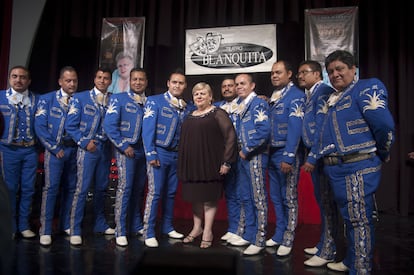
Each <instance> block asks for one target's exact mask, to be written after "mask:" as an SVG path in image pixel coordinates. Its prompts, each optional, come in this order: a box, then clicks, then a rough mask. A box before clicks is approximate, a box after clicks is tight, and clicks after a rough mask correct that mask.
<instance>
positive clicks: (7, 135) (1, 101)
mask: <svg viewBox="0 0 414 275" xmlns="http://www.w3.org/2000/svg"><path fill="white" fill-rule="evenodd" d="M12 93H13V92H12V90H11V89H8V90H3V91H0V112H1V113H2V115H3V119H4V131H3V134H2V135H1V139H0V141H1V142H2V143H4V144H10V143H11V142H14V141H22V139H24V141H26V142H31V141H35V140H36V135H35V130H34V115H35V111H36V105H37V102H38V100H39V96H38V95H35V94H34V93H33V92H31V91H29V93H28V100H27V103H28V105H25V107H24V114H25V116H26V119H24V121H23V122H22V123H19V121H18V110H19V107H18V105H17V104H12V103H10V102H9V99H8V97H9V96H10V95H11V94H12ZM17 134H18V135H17Z"/></svg>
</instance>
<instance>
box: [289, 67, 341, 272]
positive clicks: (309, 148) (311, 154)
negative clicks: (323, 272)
mask: <svg viewBox="0 0 414 275" xmlns="http://www.w3.org/2000/svg"><path fill="white" fill-rule="evenodd" d="M296 77H297V80H298V83H299V86H300V87H301V88H304V89H305V94H306V102H305V116H304V118H303V128H302V142H303V144H304V146H305V163H304V164H303V166H302V168H303V170H304V171H305V172H309V173H311V177H312V183H313V189H314V195H315V199H316V202H317V203H318V206H319V210H320V217H321V234H320V237H319V241H318V243H317V244H316V246H314V247H309V248H305V249H304V251H305V253H306V254H309V255H313V256H312V257H311V258H309V259H307V260H306V261H305V262H304V264H305V265H307V266H324V265H326V264H327V263H328V262H332V261H333V260H334V259H335V254H336V245H335V237H336V232H337V228H338V215H337V212H338V211H337V207H336V204H335V202H334V198H333V194H332V189H331V186H330V185H329V182H328V180H327V178H326V176H325V174H324V172H323V162H322V161H321V160H320V159H319V160H317V155H318V144H319V143H318V140H317V139H318V138H319V135H318V133H319V127H320V125H321V122H320V119H318V118H319V117H323V116H324V114H323V113H322V112H320V111H319V106H320V105H323V102H326V100H327V99H328V97H329V95H330V94H332V93H333V92H334V91H335V90H334V89H333V88H332V87H331V86H329V85H327V84H325V83H323V79H322V77H323V76H322V66H321V64H320V63H319V62H317V61H314V60H306V61H303V62H302V63H301V64H299V68H298V74H297V75H296Z"/></svg>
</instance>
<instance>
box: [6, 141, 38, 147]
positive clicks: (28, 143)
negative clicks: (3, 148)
mask: <svg viewBox="0 0 414 275" xmlns="http://www.w3.org/2000/svg"><path fill="white" fill-rule="evenodd" d="M35 144H36V141H34V140H31V141H25V140H22V141H17V142H10V145H14V146H19V147H30V146H33V145H35Z"/></svg>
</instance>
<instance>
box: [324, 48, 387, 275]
mask: <svg viewBox="0 0 414 275" xmlns="http://www.w3.org/2000/svg"><path fill="white" fill-rule="evenodd" d="M325 67H326V71H327V73H328V76H329V80H330V82H331V84H332V86H333V87H334V88H335V90H336V92H335V93H332V94H331V95H330V97H329V98H328V100H327V102H326V104H325V105H324V106H322V107H321V110H322V111H323V112H324V113H326V115H325V117H324V120H323V123H322V127H321V131H320V137H319V142H320V147H319V148H320V149H319V154H320V156H321V157H322V158H323V162H324V171H325V174H326V175H327V176H328V178H329V182H330V183H331V187H332V190H333V193H334V197H335V201H336V203H337V205H338V208H339V211H340V213H341V215H342V218H343V220H344V223H345V234H346V238H347V250H346V254H345V257H344V259H343V261H341V262H336V263H328V264H327V266H328V268H329V269H331V270H335V271H342V272H345V271H349V274H370V273H371V270H372V258H373V251H374V243H375V242H374V238H375V232H374V223H373V210H374V193H375V192H376V190H377V188H378V185H379V183H380V179H381V166H382V163H383V162H387V161H389V159H390V148H391V145H392V143H393V142H394V135H395V129H394V120H393V118H392V115H391V112H390V111H389V109H388V92H387V89H386V87H385V86H384V84H383V83H382V82H381V81H380V80H379V79H376V78H370V79H359V80H358V79H356V63H355V59H354V56H353V55H352V54H351V53H349V52H347V51H343V50H337V51H334V52H332V53H330V54H329V55H328V57H326V59H325Z"/></svg>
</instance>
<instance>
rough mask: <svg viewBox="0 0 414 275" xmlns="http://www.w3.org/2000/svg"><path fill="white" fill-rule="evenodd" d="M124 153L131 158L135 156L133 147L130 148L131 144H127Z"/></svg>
mask: <svg viewBox="0 0 414 275" xmlns="http://www.w3.org/2000/svg"><path fill="white" fill-rule="evenodd" d="M124 154H125V156H127V157H129V158H133V157H134V156H135V153H134V148H132V147H131V146H128V147H127V148H126V149H125V151H124Z"/></svg>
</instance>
